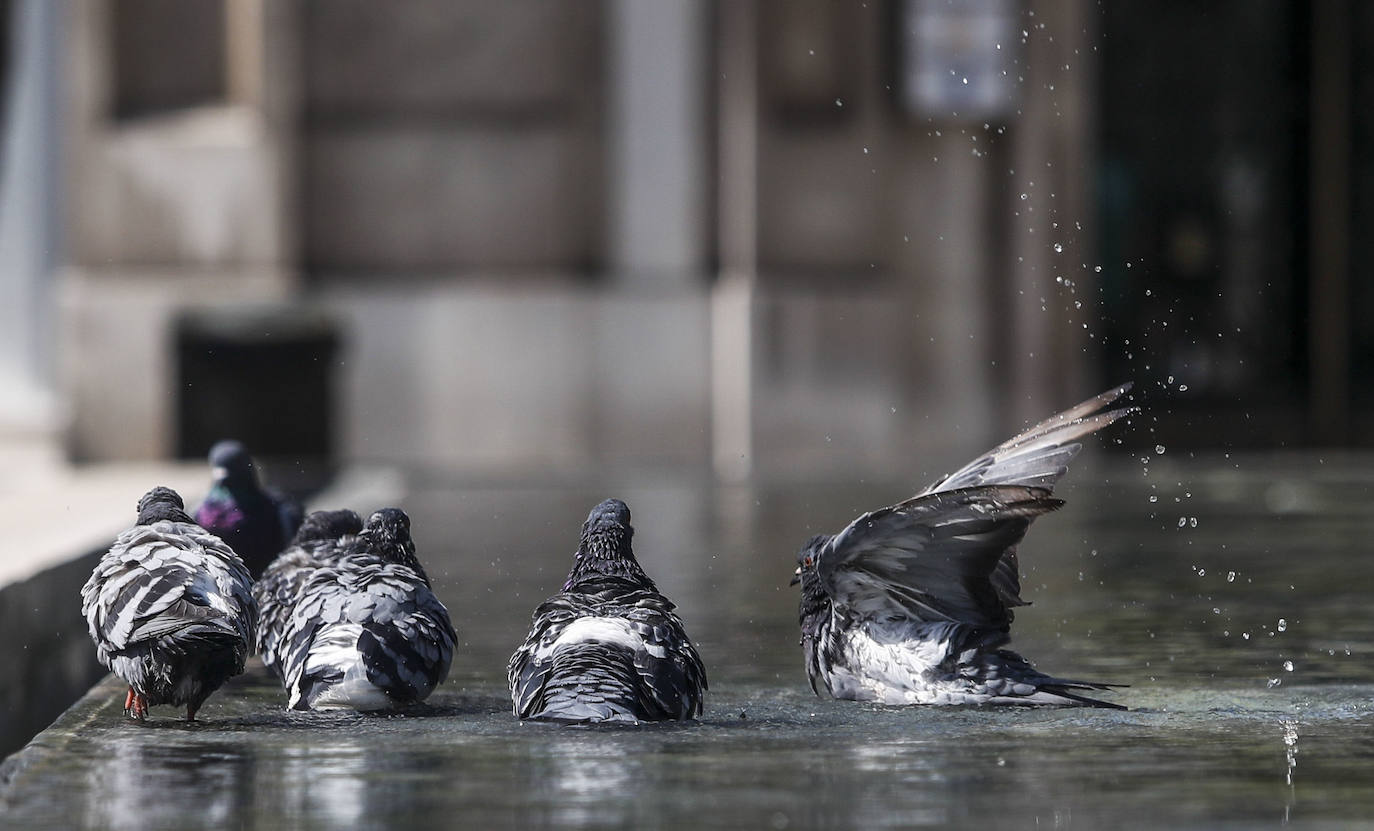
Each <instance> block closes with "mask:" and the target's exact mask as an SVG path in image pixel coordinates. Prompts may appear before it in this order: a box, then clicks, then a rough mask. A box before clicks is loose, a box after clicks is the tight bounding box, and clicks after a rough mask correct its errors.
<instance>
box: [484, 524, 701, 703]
mask: <svg viewBox="0 0 1374 831" xmlns="http://www.w3.org/2000/svg"><path fill="white" fill-rule="evenodd" d="M633 536H634V529H633V528H632V527H631V526H630V509H629V508H627V507H626V506H625V503H624V502H621V501H620V500H619V499H607V500H606V501H605V502H602V503H601V504H600V505H597V506H596V507H595V508H593V509H592V512H591V514H590V515H589V516H588V517H587V521H586V522H585V523H584V524H583V525H582V539H581V542H580V543H579V544H578V547H577V554H576V558H575V560H574V561H573V567H572V571H571V572H570V573H569V575H568V581H567V583H565V584H564V586H563V590H562V591H560V592H559V593H558V594H556V595H554V596H553V597H550V598H549V599H548V600H546V601H544V603H542V604H540V606H539V607H538V608H536V609H535V610H534V618H533V623H532V625H531V627H530V632H529V635H528V636H527V637H526V638H525V642H524V643H523V644H521V646H520V648H519V649H517V650H516V651H515V654H514V655H512V656H511V659H510V666H509V667H508V670H507V674H508V678H509V681H510V689H511V700H512V702H513V710H514V712H515V715H516V716H518V717H519V718H522V719H543V720H548V721H556V722H564V723H618V724H634V723H638V722H644V721H672V720H677V721H686V720H689V719H692V718H695V717H696V716H699V715H701V712H702V703H703V694H704V693H705V691H706V670H705V669H704V668H703V667H702V664H701V659H700V658H699V657H698V656H697V651H696V648H695V647H693V646H692V642H691V640H689V639H688V637H687V633H686V631H684V629H683V626H682V621H681V620H679V619H678V617H677V615H675V614H674V613H673V609H674V608H675V607H674V606H673V604H672V602H671V601H669V600H668V598H666V597H664V596H663V595H661V594H659V592H658V588H657V587H656V586H655V585H654V581H653V580H650V579H649V577H648V575H646V574H645V573H644V569H642V568H640V565H639V563H638V562H637V561H636V560H635V555H634V550H633V549H632V547H631V545H630V540H631V538H632V537H633Z"/></svg>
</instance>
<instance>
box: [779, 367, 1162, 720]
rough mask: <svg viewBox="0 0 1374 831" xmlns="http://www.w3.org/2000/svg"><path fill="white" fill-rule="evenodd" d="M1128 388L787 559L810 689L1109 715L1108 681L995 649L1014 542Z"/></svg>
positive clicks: (1003, 638) (1008, 615)
mask: <svg viewBox="0 0 1374 831" xmlns="http://www.w3.org/2000/svg"><path fill="white" fill-rule="evenodd" d="M1129 389H1130V385H1129V384H1126V385H1123V386H1120V387H1117V388H1116V389H1113V390H1109V391H1107V392H1105V393H1103V394H1101V395H1099V396H1097V397H1095V398H1091V399H1089V400H1087V401H1084V402H1083V403H1081V404H1079V405H1078V406H1076V407H1073V408H1071V409H1068V410H1065V411H1064V412H1062V413H1059V414H1058V415H1055V416H1052V417H1050V418H1048V419H1046V420H1045V421H1042V422H1041V423H1039V424H1037V425H1035V426H1034V427H1032V428H1030V429H1029V430H1027V431H1025V432H1024V433H1021V434H1020V435H1018V436H1016V437H1014V438H1012V439H1009V440H1008V441H1006V442H1005V443H1003V444H1001V445H999V446H998V447H996V448H994V449H993V450H991V451H989V452H987V453H985V454H984V455H982V456H979V457H978V458H977V459H974V460H973V461H972V462H970V463H969V464H968V465H966V466H964V467H963V468H961V469H960V470H958V471H957V472H955V473H953V474H951V475H949V476H947V477H945V478H944V479H941V480H940V481H939V482H936V483H935V484H933V485H931V486H930V487H928V488H926V489H925V490H924V491H922V492H921V493H920V494H918V495H916V496H914V497H912V498H911V499H908V500H907V501H905V502H902V503H899V504H897V505H893V506H891V507H888V508H881V509H879V510H876V511H872V512H870V513H867V514H864V515H863V516H861V517H859V518H858V519H856V520H854V521H853V522H851V523H850V524H849V525H848V526H847V527H846V528H845V529H844V530H843V531H841V532H840V533H838V534H836V535H834V536H828V535H822V536H817V537H813V538H812V539H811V540H809V541H808V542H807V543H806V544H805V545H804V546H802V549H801V552H800V553H799V554H798V557H797V559H798V567H797V579H796V580H793V583H796V582H798V580H799V581H800V582H801V604H800V610H799V612H800V619H801V630H802V648H803V650H804V651H805V656H806V672H807V675H808V676H809V677H810V679H811V688H812V689H813V690H814V691H815V692H816V694H817V695H820V693H821V690H822V689H824V690H825V691H826V692H828V693H829V694H830V695H831V696H833V697H834V698H840V699H851V700H855V701H873V702H877V703H880V704H890V705H904V704H1059V705H1079V706H1091V707H1111V708H1117V709H1121V708H1120V705H1117V704H1112V703H1109V702H1105V701H1099V700H1097V699H1094V698H1090V697H1088V696H1086V695H1083V694H1082V693H1083V692H1084V691H1094V690H1107V689H1110V688H1111V687H1114V686H1120V685H1118V684H1103V683H1096V682H1090V681H1073V680H1067V679H1063V678H1056V677H1053V676H1050V675H1046V674H1044V673H1041V672H1039V671H1038V670H1036V669H1035V668H1034V667H1032V666H1031V664H1030V663H1029V662H1028V661H1026V660H1025V659H1024V658H1022V657H1021V656H1020V655H1018V654H1016V653H1015V652H1012V651H1010V650H1008V649H1003V648H1002V647H1004V646H1005V645H1006V644H1007V642H1008V641H1009V640H1010V629H1011V622H1012V607H1015V606H1024V605H1027V604H1026V602H1025V601H1023V600H1021V597H1020V591H1021V578H1020V574H1019V569H1018V565H1017V561H1016V545H1017V543H1019V542H1020V541H1021V538H1022V537H1023V536H1024V535H1025V533H1026V529H1027V528H1028V527H1029V526H1030V524H1031V522H1032V521H1033V520H1034V519H1035V518H1036V517H1038V516H1040V515H1041V514H1045V513H1048V512H1050V511H1053V510H1055V509H1057V508H1058V507H1059V506H1060V505H1062V504H1063V502H1062V501H1061V500H1058V499H1055V498H1053V497H1052V496H1051V493H1052V491H1053V489H1054V485H1055V483H1056V482H1057V481H1059V478H1060V477H1062V476H1063V475H1064V473H1065V472H1066V471H1067V469H1068V468H1067V464H1068V462H1069V460H1070V459H1072V458H1073V457H1074V455H1075V454H1077V453H1078V451H1079V449H1080V447H1081V445H1080V444H1079V443H1078V440H1079V439H1081V438H1082V437H1084V436H1086V435H1088V434H1090V433H1093V432H1095V431H1097V430H1100V429H1102V428H1103V427H1106V426H1107V425H1109V424H1111V423H1112V422H1114V421H1116V420H1117V419H1119V418H1122V417H1124V416H1127V415H1130V414H1132V413H1135V412H1137V411H1138V410H1137V409H1136V408H1134V407H1123V408H1119V409H1115V410H1107V411H1105V412H1104V411H1103V410H1104V408H1106V407H1107V406H1109V405H1110V404H1112V402H1114V401H1116V400H1117V399H1118V398H1120V397H1121V396H1122V395H1124V394H1125V393H1126V392H1127V390H1129Z"/></svg>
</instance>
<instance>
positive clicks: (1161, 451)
mask: <svg viewBox="0 0 1374 831" xmlns="http://www.w3.org/2000/svg"><path fill="white" fill-rule="evenodd" d="M1155 453H1157V454H1159V455H1160V456H1163V455H1164V445H1162V444H1156V445H1155Z"/></svg>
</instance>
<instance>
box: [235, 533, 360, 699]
mask: <svg viewBox="0 0 1374 831" xmlns="http://www.w3.org/2000/svg"><path fill="white" fill-rule="evenodd" d="M361 530H363V520H362V517H360V516H358V515H357V514H356V513H355V512H353V511H349V510H340V511H315V512H314V513H312V514H310V515H309V516H307V517H306V518H305V521H304V522H302V523H301V527H300V530H299V531H297V532H296V536H295V538H294V539H292V540H291V545H290V546H289V547H288V548H287V549H286V550H285V551H283V552H282V553H281V556H279V557H277V559H275V560H273V561H272V564H271V565H270V566H268V567H267V570H266V571H264V572H263V573H262V576H261V577H259V578H258V580H257V582H256V583H254V584H253V597H254V599H256V600H257V602H258V642H257V651H258V654H260V655H261V656H262V663H263V665H264V666H266V667H267V668H268V669H270V670H272V672H274V673H275V674H276V676H277V679H278V680H283V679H284V678H285V672H284V670H283V669H282V664H283V660H284V657H285V656H283V655H282V653H281V651H280V646H281V645H282V644H283V643H285V642H286V641H285V637H286V631H287V627H288V625H289V624H290V621H291V616H292V613H293V612H294V611H295V608H296V604H297V602H299V600H300V596H301V591H302V589H304V588H305V584H306V582H307V581H309V579H310V577H311V575H313V574H314V573H315V570H316V569H318V568H320V567H321V566H323V565H329V564H332V563H333V562H335V561H336V560H337V559H338V557H339V556H340V555H341V554H342V552H343V551H344V550H345V545H346V543H344V542H343V540H344V539H345V538H347V537H352V536H354V535H356V534H357V533H358V532H359V531H361Z"/></svg>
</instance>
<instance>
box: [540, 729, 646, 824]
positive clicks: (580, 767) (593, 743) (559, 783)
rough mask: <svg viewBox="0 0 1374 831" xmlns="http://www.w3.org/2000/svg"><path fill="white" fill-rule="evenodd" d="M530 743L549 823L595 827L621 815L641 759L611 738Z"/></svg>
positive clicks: (579, 737)
mask: <svg viewBox="0 0 1374 831" xmlns="http://www.w3.org/2000/svg"><path fill="white" fill-rule="evenodd" d="M532 747H533V748H534V750H535V755H536V756H537V757H538V761H537V762H536V767H538V768H540V769H541V774H542V775H540V776H536V777H535V780H534V781H535V782H536V783H539V782H542V784H543V787H544V789H545V791H546V793H545V797H544V798H545V799H547V800H548V802H549V804H550V806H551V809H550V819H551V820H552V821H553V822H554V823H558V824H564V823H566V824H569V825H574V826H596V825H610V824H618V823H620V822H623V821H624V820H625V819H626V817H625V816H624V813H623V812H624V811H625V810H626V809H627V807H628V806H627V805H626V803H625V797H626V796H627V795H630V794H633V793H634V792H635V788H636V786H638V785H642V784H643V783H641V782H637V781H636V780H638V779H639V774H640V770H641V763H640V761H639V760H638V758H636V757H635V756H632V755H630V754H629V753H627V752H626V749H625V748H624V747H621V746H620V745H619V743H618V742H616V741H615V739H614V738H612V737H609V736H605V735H597V734H592V735H576V736H569V737H560V738H555V739H553V740H552V741H550V742H549V743H548V744H542V743H541V744H537V745H533V746H532Z"/></svg>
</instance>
